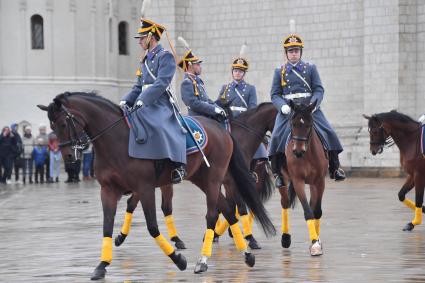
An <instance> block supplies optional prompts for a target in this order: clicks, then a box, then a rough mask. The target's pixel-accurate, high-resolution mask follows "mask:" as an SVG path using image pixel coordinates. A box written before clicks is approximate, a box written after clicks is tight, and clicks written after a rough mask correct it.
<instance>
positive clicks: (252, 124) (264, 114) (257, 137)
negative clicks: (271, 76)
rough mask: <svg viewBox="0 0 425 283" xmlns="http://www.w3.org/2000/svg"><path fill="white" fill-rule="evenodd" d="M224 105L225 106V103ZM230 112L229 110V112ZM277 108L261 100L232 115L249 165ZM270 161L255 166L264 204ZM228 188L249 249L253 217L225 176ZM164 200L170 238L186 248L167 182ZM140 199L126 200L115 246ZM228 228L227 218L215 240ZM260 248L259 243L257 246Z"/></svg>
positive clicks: (234, 131)
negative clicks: (237, 114) (177, 223)
mask: <svg viewBox="0 0 425 283" xmlns="http://www.w3.org/2000/svg"><path fill="white" fill-rule="evenodd" d="M223 106H224V107H225V105H223ZM227 112H228V113H231V112H230V110H229V111H227ZM276 113H277V111H276V109H275V107H274V106H273V105H272V104H271V103H262V104H260V105H259V106H258V107H257V108H254V109H253V110H250V111H247V112H245V113H243V114H241V115H240V116H239V117H238V118H236V119H233V118H232V116H231V115H229V117H230V125H231V128H232V136H233V137H234V138H235V140H237V141H238V143H239V145H240V148H241V152H242V154H243V158H244V162H245V164H246V165H247V166H248V165H249V164H250V161H251V159H252V157H253V156H254V153H255V151H256V149H257V148H258V146H259V145H260V143H261V142H262V141H263V139H264V136H265V135H266V133H267V131H272V130H273V127H274V122H275V118H276ZM267 165H268V163H267V162H262V163H260V164H258V165H257V166H256V167H257V168H256V173H257V175H258V182H257V184H256V189H257V191H258V193H259V197H260V200H261V201H262V202H263V203H264V202H265V201H266V200H268V199H269V198H270V196H271V194H272V192H273V189H274V187H273V184H272V182H271V180H270V176H269V173H268V169H267ZM223 185H224V187H225V189H226V199H227V200H228V201H229V203H230V205H232V206H235V204H238V214H239V219H240V221H241V223H242V228H243V234H244V236H245V239H246V240H247V241H248V245H249V246H250V248H255V244H256V240H255V238H254V237H253V235H252V222H253V221H252V217H251V214H248V211H247V209H246V206H245V204H244V203H243V200H242V199H241V197H240V196H239V195H238V194H234V193H233V192H235V189H236V188H235V187H234V186H235V184H234V183H232V182H231V180H228V179H225V181H224V183H223ZM161 193H162V198H161V200H162V203H161V209H162V211H163V213H164V217H165V224H166V227H167V230H168V234H169V237H170V239H171V241H173V242H175V246H176V248H178V249H185V248H186V246H185V244H184V242H183V241H182V240H181V239H180V237H179V236H178V233H177V229H176V227H175V224H174V220H173V216H172V198H173V186H172V185H171V184H170V185H166V186H162V187H161ZM138 202H139V199H138V197H137V195H134V194H133V195H132V196H131V197H130V198H129V199H128V200H127V208H126V214H125V217H124V223H123V225H122V228H121V232H120V234H119V235H117V236H116V238H115V245H116V246H120V245H121V244H122V243H123V242H124V241H125V239H126V237H127V236H128V234H129V232H130V226H131V221H132V215H133V212H134V210H135V209H136V207H137V204H138ZM227 228H229V223H228V222H227V221H220V222H219V223H218V224H217V225H216V229H215V238H214V239H215V241H217V237H218V236H221V235H222V234H223V233H224V232H225V231H226V230H227ZM256 247H257V248H258V244H257V246H256Z"/></svg>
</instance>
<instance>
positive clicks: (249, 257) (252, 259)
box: [245, 253, 255, 267]
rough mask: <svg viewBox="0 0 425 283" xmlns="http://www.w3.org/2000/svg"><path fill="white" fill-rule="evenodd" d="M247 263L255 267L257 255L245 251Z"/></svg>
mask: <svg viewBox="0 0 425 283" xmlns="http://www.w3.org/2000/svg"><path fill="white" fill-rule="evenodd" d="M245 263H246V265H248V266H249V267H253V266H254V265H255V255H253V254H252V253H245Z"/></svg>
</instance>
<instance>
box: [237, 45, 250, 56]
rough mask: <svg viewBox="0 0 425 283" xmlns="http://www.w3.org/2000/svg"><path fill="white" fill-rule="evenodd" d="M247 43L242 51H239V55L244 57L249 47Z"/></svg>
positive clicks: (242, 47)
mask: <svg viewBox="0 0 425 283" xmlns="http://www.w3.org/2000/svg"><path fill="white" fill-rule="evenodd" d="M247 47H248V46H247V44H246V42H245V43H244V44H243V45H242V46H241V51H239V57H244V55H245V52H246V48H247Z"/></svg>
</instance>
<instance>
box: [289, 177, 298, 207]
mask: <svg viewBox="0 0 425 283" xmlns="http://www.w3.org/2000/svg"><path fill="white" fill-rule="evenodd" d="M288 196H289V206H290V207H292V209H294V208H295V198H296V196H297V193H296V192H295V187H294V184H293V183H292V182H289V186H288Z"/></svg>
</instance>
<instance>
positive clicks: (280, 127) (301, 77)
mask: <svg viewBox="0 0 425 283" xmlns="http://www.w3.org/2000/svg"><path fill="white" fill-rule="evenodd" d="M283 47H284V49H285V56H286V58H287V59H288V62H287V63H286V64H285V65H283V66H281V67H280V68H277V69H276V70H275V72H274V77H273V83H272V88H271V99H272V102H273V104H274V105H275V107H276V108H277V109H278V111H279V113H278V115H277V117H276V123H275V127H274V129H273V133H272V138H271V143H270V148H269V157H270V159H271V162H272V171H273V174H274V176H275V178H276V180H275V184H276V187H283V186H285V181H284V179H283V176H282V174H281V171H280V168H282V166H286V157H285V147H286V142H287V139H288V136H289V134H290V123H289V118H290V113H291V108H290V107H289V106H288V103H287V102H288V100H294V101H295V102H297V103H314V102H316V103H317V104H316V108H315V110H313V119H314V128H315V129H316V131H317V133H318V134H319V136H320V138H321V140H322V142H323V143H324V146H325V148H326V150H327V151H328V155H329V174H330V177H331V178H332V179H335V181H342V180H344V179H345V173H344V171H343V170H342V169H341V168H340V167H339V166H340V164H339V159H338V154H339V153H340V152H342V150H343V149H342V146H341V143H340V142H339V140H338V137H337V135H336V133H335V131H334V130H333V129H332V127H331V125H330V124H329V122H328V121H327V120H326V118H325V116H324V115H323V113H322V111H321V109H320V103H321V102H322V100H323V94H324V89H323V86H322V83H321V81H320V77H319V73H318V72H317V68H316V66H315V65H313V64H311V63H308V62H304V61H302V60H301V56H302V51H303V48H304V42H303V40H302V39H301V37H300V36H298V35H296V34H290V35H289V36H288V37H286V38H285V39H284V41H283Z"/></svg>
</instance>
